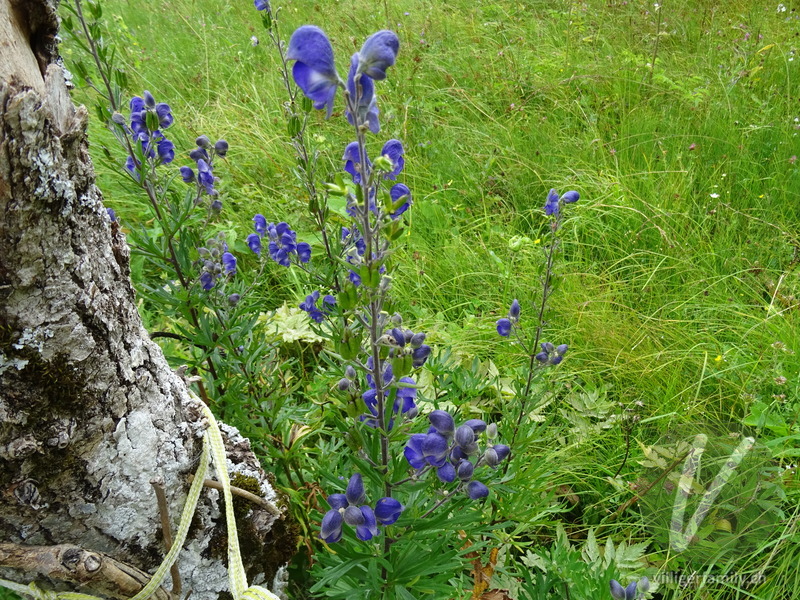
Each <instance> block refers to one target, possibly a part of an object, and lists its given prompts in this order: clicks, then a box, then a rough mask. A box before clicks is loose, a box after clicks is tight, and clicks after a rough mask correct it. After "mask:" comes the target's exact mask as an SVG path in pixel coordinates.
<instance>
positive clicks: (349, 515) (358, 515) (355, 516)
mask: <svg viewBox="0 0 800 600" xmlns="http://www.w3.org/2000/svg"><path fill="white" fill-rule="evenodd" d="M344 522H345V523H347V524H348V525H350V526H351V527H357V526H359V525H363V524H364V513H362V512H361V509H360V508H359V507H357V506H353V505H352V504H351V505H350V506H348V507H347V508H345V509H344Z"/></svg>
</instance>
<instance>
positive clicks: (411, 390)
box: [361, 356, 417, 429]
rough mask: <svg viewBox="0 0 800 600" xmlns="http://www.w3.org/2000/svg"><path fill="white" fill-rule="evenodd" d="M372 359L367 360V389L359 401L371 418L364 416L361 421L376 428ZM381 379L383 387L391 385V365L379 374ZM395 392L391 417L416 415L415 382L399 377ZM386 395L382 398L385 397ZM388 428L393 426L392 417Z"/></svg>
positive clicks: (375, 395) (376, 412) (409, 378)
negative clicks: (398, 414)
mask: <svg viewBox="0 0 800 600" xmlns="http://www.w3.org/2000/svg"><path fill="white" fill-rule="evenodd" d="M373 364H374V363H373V362H372V357H371V356H370V357H369V358H368V359H367V368H368V369H369V371H368V372H367V384H368V385H369V388H370V389H368V390H367V391H366V392H364V393H363V394H362V395H361V399H362V400H363V401H364V405H365V406H366V407H367V410H369V412H370V413H371V415H372V416H369V415H364V416H362V417H361V420H362V421H364V422H365V423H366V424H367V425H369V426H370V427H377V426H378V421H377V418H373V417H377V416H378V391H377V388H376V386H375V378H374V377H373V376H372V374H371V372H370V371H371V370H372V365H373ZM381 378H382V380H383V387H388V386H389V385H391V384H392V381H393V380H394V371H393V369H392V365H391V364H390V363H389V362H387V363H386V364H385V366H384V368H383V373H382V374H381ZM395 387H396V388H397V391H396V392H395V397H394V404H393V405H392V415H395V414H397V413H400V414H404V415H407V416H411V415H413V414H416V409H417V405H416V403H415V400H416V398H417V386H416V382H415V381H414V380H413V379H411V377H401V378H400V379H399V380H398V384H397V385H395ZM387 396H388V394H386V395H385V396H384V398H385V397H387ZM387 426H388V428H389V429H391V428H392V427H393V426H394V417H393V416H391V417H390V418H389V422H388V425H387Z"/></svg>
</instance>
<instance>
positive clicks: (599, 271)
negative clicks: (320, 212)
mask: <svg viewBox="0 0 800 600" xmlns="http://www.w3.org/2000/svg"><path fill="white" fill-rule="evenodd" d="M664 4H665V6H664V7H663V8H662V11H661V13H660V14H659V13H654V12H653V6H652V3H648V2H619V1H611V2H609V1H607V0H589V1H586V2H569V1H560V2H558V1H557V2H552V1H547V2H545V1H533V0H528V1H524V0H523V1H513V0H497V1H496V2H489V1H479V2H467V1H465V0H453V1H451V2H448V3H443V2H433V1H422V0H410V1H407V2H403V3H402V5H398V4H393V5H389V7H388V8H389V15H388V26H389V27H391V28H393V29H395V30H396V31H397V32H398V34H399V36H400V39H401V53H400V56H399V58H398V63H397V65H396V67H394V68H393V71H392V72H391V75H390V76H389V78H388V79H387V80H386V81H385V82H383V83H382V84H381V85H380V86H379V88H378V93H379V94H380V96H379V102H380V109H381V117H382V120H381V123H382V128H383V129H382V132H381V134H380V136H379V137H378V139H379V140H380V141H375V142H374V144H373V147H374V150H373V151H377V149H378V147H379V145H378V144H382V141H383V140H384V139H388V138H390V137H397V138H399V139H401V140H403V142H404V145H405V148H406V160H407V162H406V170H405V172H404V174H403V179H404V182H405V183H407V185H409V187H410V188H411V190H412V192H413V194H414V201H415V205H414V208H413V210H412V216H411V227H410V235H409V236H408V237H407V238H403V239H404V242H405V244H404V247H403V248H402V249H401V250H400V251H399V252H398V254H397V260H396V263H397V265H398V268H397V272H396V277H395V286H394V292H395V295H396V297H397V299H398V302H397V304H398V306H400V307H402V308H403V311H404V312H405V313H406V314H408V315H413V316H414V317H415V318H416V319H417V321H418V322H419V323H421V328H427V330H428V331H429V332H430V334H429V339H430V340H432V341H434V342H436V343H437V344H439V345H440V346H448V347H452V348H454V349H455V350H456V351H457V352H459V353H462V354H464V355H466V356H469V357H471V356H477V357H479V358H480V359H481V360H486V359H491V360H492V361H494V362H495V363H496V364H497V365H499V366H500V367H501V369H502V368H511V367H514V366H519V365H521V364H523V363H524V361H525V358H524V357H520V356H519V355H518V354H517V353H515V351H514V348H513V347H511V346H510V345H509V344H508V343H507V342H506V341H505V340H499V339H498V338H497V335H496V334H495V332H494V322H495V320H496V319H497V318H499V317H500V316H503V315H504V314H505V312H506V310H507V307H508V304H509V303H510V301H511V299H513V298H519V299H520V301H521V302H522V305H523V320H526V319H527V320H528V323H531V324H532V323H533V321H534V319H535V311H536V309H535V308H534V307H535V305H536V304H537V302H538V298H539V295H540V293H541V290H540V287H541V286H540V283H539V269H540V266H541V264H542V260H543V256H542V249H541V248H542V245H541V244H537V243H536V240H540V239H542V238H544V236H545V235H546V231H547V227H548V222H547V221H546V219H545V218H544V216H543V215H542V212H541V208H542V206H543V204H544V199H545V197H546V194H547V191H548V190H549V189H550V188H551V187H555V188H557V189H558V190H560V191H562V192H563V191H566V190H567V189H576V190H579V191H580V193H581V201H580V202H579V203H578V204H576V205H574V206H573V207H571V209H570V212H569V218H568V220H567V222H566V224H565V225H564V228H563V245H562V249H563V252H562V254H561V256H560V259H559V262H558V266H557V272H558V275H559V288H558V290H557V291H556V293H555V295H554V296H553V299H552V310H551V311H550V313H549V317H548V323H547V327H546V337H545V339H551V340H553V341H554V342H567V343H569V344H570V348H571V349H570V353H569V355H568V359H567V360H566V361H565V362H564V364H563V365H562V366H561V367H559V375H558V378H559V381H561V382H562V383H563V382H567V383H570V382H571V384H573V385H577V386H585V387H586V388H587V389H593V388H595V387H597V386H599V385H601V384H607V385H608V386H609V390H610V392H609V394H610V397H612V398H613V400H614V402H619V403H623V404H624V405H630V404H631V403H633V402H635V401H640V402H642V404H643V406H642V407H641V408H640V409H639V416H640V418H641V420H642V423H641V424H640V425H636V426H634V427H633V428H632V430H631V436H632V437H633V439H635V440H638V441H641V443H642V444H645V445H651V444H654V443H656V442H657V441H658V440H659V439H661V438H663V436H665V435H668V434H669V433H670V432H674V431H681V430H685V429H686V428H687V427H689V426H690V425H692V424H697V423H706V424H708V425H709V427H712V428H713V429H715V430H717V431H721V432H723V431H737V432H742V433H745V434H754V433H759V434H760V433H761V432H760V431H759V432H755V431H753V430H752V429H751V428H747V427H745V426H744V425H742V420H743V419H744V418H745V417H746V416H747V415H748V414H749V412H750V406H751V403H752V402H753V401H755V400H756V399H764V400H766V401H768V402H770V401H772V399H773V398H774V397H779V395H780V394H784V395H785V397H784V398H783V399H780V398H779V399H778V402H779V403H784V404H786V403H790V402H791V401H793V400H796V399H797V391H798V376H799V375H800V359H798V357H799V356H800V346H798V340H799V339H800V331H799V329H800V317H799V316H798V315H800V312H799V311H798V308H799V306H798V300H797V299H796V298H797V297H798V296H800V278H799V276H798V270H797V266H798V261H800V234H798V230H797V225H796V224H797V223H798V222H800V165H798V164H796V162H795V160H796V156H795V155H797V154H798V153H799V152H798V151H799V150H800V143H798V139H800V138H798V135H800V121H798V117H800V85H799V84H798V80H799V77H798V68H799V67H800V59H798V60H793V59H794V57H795V56H796V54H797V51H798V46H799V45H800V43H799V42H798V41H797V40H798V38H797V37H795V36H796V30H797V25H798V18H800V15H798V13H797V12H796V11H794V10H789V11H787V12H783V13H782V12H778V11H776V4H777V3H775V2H772V1H770V2H763V1H759V2H752V1H744V0H741V1H733V2H718V3H713V2H705V1H700V0H692V1H689V0H687V1H686V2H678V3H672V2H666V3H664ZM276 5H278V6H281V7H282V13H281V18H282V26H283V28H284V35H285V36H286V37H288V33H289V32H291V31H292V30H293V28H294V27H295V26H298V25H301V24H304V23H314V24H318V25H321V26H323V27H324V28H325V30H326V32H327V33H328V34H329V35H330V36H331V39H332V42H333V45H334V48H335V50H336V52H337V56H338V59H339V65H340V69H344V66H345V60H344V59H345V57H346V56H348V55H349V54H350V53H352V52H354V51H356V50H357V49H358V47H359V45H360V43H361V40H363V39H364V37H365V36H366V35H368V34H369V33H371V32H372V31H374V30H376V29H378V28H383V27H386V26H387V15H386V14H385V13H384V11H383V6H382V5H380V4H376V3H366V2H339V1H329V2H324V3H317V2H310V1H297V0H295V1H287V2H283V3H281V2H276ZM104 6H105V15H106V18H107V26H108V30H109V31H108V35H109V36H110V37H111V38H112V39H113V41H114V42H115V43H116V44H117V46H118V47H119V48H120V49H121V50H123V51H122V56H123V60H124V66H125V68H126V70H127V72H128V75H129V77H130V79H131V84H130V90H129V92H130V93H131V94H134V93H140V91H141V90H142V89H145V88H146V89H149V90H151V91H152V92H153V93H154V94H155V95H156V97H157V99H159V100H164V101H168V102H169V103H170V105H171V106H172V108H173V114H174V115H175V118H176V126H175V127H174V130H175V131H176V133H175V134H173V136H177V138H176V145H177V146H178V147H179V148H180V149H181V150H183V151H184V155H185V151H187V150H188V149H190V148H191V140H192V139H194V137H195V136H197V135H200V134H201V133H205V134H208V135H209V136H210V137H211V138H212V139H216V137H225V138H226V139H227V140H228V141H229V143H230V146H231V152H230V154H229V159H228V161H227V163H226V164H225V165H224V166H223V167H221V168H220V171H221V173H222V176H223V184H222V185H223V187H224V189H225V190H227V192H228V194H229V197H228V198H227V199H226V208H225V212H224V217H223V224H222V226H221V227H222V228H230V229H236V230H237V231H238V232H239V234H238V235H239V239H242V238H243V237H244V236H245V235H246V233H247V232H248V231H249V229H250V226H251V225H250V218H251V216H252V214H253V213H255V212H261V213H263V214H265V215H269V217H268V218H270V219H275V220H278V219H286V220H289V221H290V222H292V223H297V227H296V228H297V229H298V230H299V231H309V232H310V231H312V229H313V228H312V224H311V223H310V222H308V221H300V222H298V215H299V214H301V213H303V210H304V209H303V207H304V205H305V201H304V194H303V190H302V187H301V185H300V182H299V181H298V180H297V178H296V177H295V176H294V174H293V172H292V170H293V167H294V159H293V154H292V150H291V147H290V146H289V144H288V142H287V137H286V133H285V123H284V120H283V116H282V107H281V103H282V102H283V99H284V97H285V92H282V88H281V85H282V84H281V81H280V77H279V73H278V64H277V61H276V56H275V53H274V52H273V51H272V49H271V47H270V45H269V43H268V39H267V37H266V35H264V32H263V30H262V29H261V26H260V23H259V20H258V17H257V15H256V13H255V11H254V10H252V6H251V5H250V3H248V2H242V3H218V2H217V3H214V2H209V1H208V0H195V1H192V2H188V1H186V0H177V1H175V2H170V3H156V4H149V5H146V6H143V5H141V4H133V3H129V2H122V1H120V0H112V1H108V2H106V3H104ZM659 20H660V21H661V25H659ZM658 31H660V32H661V33H660V34H659V35H658V36H657V32H658ZM253 35H255V36H259V37H261V38H262V39H261V43H260V44H259V45H258V46H253V45H252V44H251V41H250V37H251V36H253ZM656 43H657V48H656ZM65 55H66V57H67V60H68V61H69V59H70V57H71V50H70V49H69V48H67V50H66V51H65ZM654 59H655V60H654ZM651 63H654V64H651ZM76 96H77V97H78V98H83V99H84V100H86V99H87V98H89V97H88V96H87V95H86V93H85V92H83V91H79V92H78V93H77V94H76ZM340 111H341V103H339V104H337V111H336V112H335V116H334V118H332V119H331V120H330V121H324V120H323V118H322V115H320V114H315V115H313V120H314V121H315V122H314V123H313V125H312V133H313V144H314V146H315V148H317V149H319V150H320V152H321V153H322V156H323V158H322V161H321V170H322V173H323V175H324V176H325V177H324V178H325V179H331V178H332V177H333V175H334V174H335V173H336V172H338V171H339V170H340V168H341V161H340V157H341V152H342V149H343V147H344V145H345V144H346V143H347V142H349V141H350V139H349V137H348V130H347V128H345V127H342V122H341V121H342V119H341V113H340ZM171 131H173V130H171ZM90 139H91V140H92V142H93V144H94V149H95V150H97V148H98V147H100V146H102V145H104V144H109V145H110V140H109V138H108V136H107V135H105V134H104V132H103V131H102V130H101V126H100V125H99V124H98V123H97V122H93V123H92V129H91V138H90ZM113 152H115V153H116V156H117V157H119V156H120V153H119V152H118V151H116V150H113ZM97 156H98V157H99V153H98V155H97ZM118 160H119V159H118ZM120 162H121V160H120ZM176 164H188V160H184V161H183V162H181V161H180V160H176ZM98 172H99V176H100V183H101V187H102V189H103V190H104V192H105V196H106V200H107V204H108V205H109V206H112V207H114V208H115V209H117V212H118V214H120V215H121V216H122V217H123V219H125V220H127V221H128V222H129V223H130V222H135V221H136V219H137V218H138V217H139V216H140V215H141V214H142V208H141V206H140V205H139V204H138V203H140V202H141V200H140V199H139V198H138V197H136V196H135V195H132V194H131V193H130V192H129V191H127V190H126V189H125V188H124V186H123V185H121V183H120V181H121V180H120V179H119V178H118V177H117V176H115V175H114V174H113V171H112V170H111V169H110V168H108V167H106V166H105V165H100V166H98ZM514 236H527V237H528V238H530V240H531V243H530V244H528V245H525V246H524V247H522V248H518V249H512V247H511V246H510V242H511V241H512V238H514ZM283 285H284V286H285V289H284V292H283V293H284V294H285V295H286V296H287V297H290V298H292V297H301V296H302V295H304V294H305V293H306V291H304V290H299V289H294V288H292V287H291V286H292V285H293V283H292V282H288V283H284V284H283ZM777 341H779V342H782V343H783V344H785V345H786V347H787V349H788V350H789V352H786V351H782V350H776V349H775V348H773V347H772V344H773V343H774V342H777ZM778 376H784V377H786V378H787V380H788V382H787V383H786V384H783V385H780V384H777V383H776V382H775V378H776V377H778ZM561 408H562V410H567V409H566V408H564V407H563V406H562V407H561ZM597 436H598V437H597V438H596V439H595V440H594V441H593V442H591V443H573V442H570V441H569V440H568V439H567V440H563V441H562V443H563V446H560V445H559V443H558V442H554V445H553V446H551V447H550V448H549V449H546V450H543V452H547V453H548V454H547V455H548V456H550V457H551V458H554V457H558V461H559V463H558V464H559V465H561V466H560V467H559V468H556V466H555V465H554V468H553V471H554V473H553V476H552V480H553V481H554V482H555V483H554V485H556V484H564V485H568V486H573V487H576V488H579V489H576V493H578V494H579V496H580V498H581V502H582V503H584V504H585V507H586V509H587V514H589V513H597V514H600V515H602V514H605V513H607V512H608V511H610V510H614V509H615V508H616V506H618V505H619V504H621V503H622V502H624V501H625V500H626V499H627V498H628V497H629V495H625V494H624V493H621V492H620V491H619V490H615V489H614V488H613V486H612V483H611V481H610V476H611V475H613V473H614V472H615V471H616V467H617V466H618V465H619V464H620V463H621V461H622V460H623V456H624V454H625V439H624V436H623V435H622V433H621V432H620V431H619V429H618V428H616V429H613V428H612V429H604V430H601V431H598V432H597ZM641 457H642V455H641V451H640V449H639V448H638V447H637V444H636V443H635V442H634V443H633V446H632V448H631V456H630V458H629V459H628V462H627V465H626V467H625V468H624V469H623V471H622V477H623V478H626V479H625V481H633V480H634V479H635V478H636V469H637V461H638V460H640V459H641ZM789 492H790V494H793V495H792V496H791V497H792V498H794V499H795V501H796V499H797V494H796V488H795V489H794V490H792V489H790V490H789ZM584 499H585V500H584ZM613 502H617V504H616V505H614V504H613ZM583 507H584V506H583V504H581V509H582V510H583ZM792 519H793V520H791V521H787V525H786V530H785V532H784V533H782V534H780V533H779V534H778V537H777V538H776V539H778V540H779V541H778V542H777V546H774V547H773V546H769V547H765V548H764V556H763V559H764V560H767V555H769V553H770V552H772V550H773V548H776V550H775V555H774V556H771V557H770V560H769V563H770V569H771V570H770V571H769V575H768V577H767V581H766V582H765V583H764V584H763V587H762V588H759V590H758V597H759V598H775V599H776V600H777V599H779V598H788V597H790V596H789V595H787V594H791V593H793V590H794V589H795V587H796V585H794V584H789V583H787V582H788V581H789V579H787V577H794V578H795V579H794V580H793V581H795V583H796V575H794V574H795V573H796V569H795V568H794V565H795V564H796V557H797V554H798V545H797V541H796V540H797V533H796V523H797V521H796V516H795V517H792ZM579 521H580V519H579ZM635 521H636V519H635V518H632V519H631V521H630V523H629V525H630V526H631V527H635V526H636V523H635ZM590 524H592V521H591V519H590V518H588V517H586V519H585V520H584V521H583V522H582V525H580V524H578V525H576V528H577V529H581V528H583V529H584V530H585V527H586V526H588V525H590ZM616 526H618V527H619V528H620V529H619V530H620V531H621V530H624V527H623V525H622V524H617V525H616ZM773 542H774V540H773ZM758 560H759V558H756V557H753V558H752V561H754V562H758ZM790 590H792V591H790ZM751 591H752V590H751ZM710 593H711V595H710V596H709V597H714V598H717V597H718V598H728V597H730V598H733V597H737V598H745V597H751V596H748V595H746V593H745V592H736V591H735V590H734V591H731V590H729V589H728V590H725V589H716V588H715V589H713V590H711V592H710ZM737 594H738V595H737ZM669 597H674V598H679V597H689V596H681V595H680V594H679V593H677V592H676V595H674V596H669Z"/></svg>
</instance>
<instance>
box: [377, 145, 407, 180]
mask: <svg viewBox="0 0 800 600" xmlns="http://www.w3.org/2000/svg"><path fill="white" fill-rule="evenodd" d="M404 153H405V151H404V150H403V144H402V143H401V142H400V140H389V141H388V142H386V143H385V144H384V145H383V148H382V149H381V156H388V157H389V160H391V161H392V167H393V168H392V170H391V171H390V172H388V173H386V174H384V176H383V178H384V179H391V180H392V181H394V180H395V179H396V178H397V176H398V175H399V174H400V172H401V171H402V170H403V167H404V166H405V164H406V161H405V159H404V158H403V154H404Z"/></svg>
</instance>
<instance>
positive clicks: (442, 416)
mask: <svg viewBox="0 0 800 600" xmlns="http://www.w3.org/2000/svg"><path fill="white" fill-rule="evenodd" d="M428 420H429V421H430V422H431V425H433V426H434V427H435V428H436V431H438V432H439V433H441V434H442V435H451V434H452V433H453V431H454V430H455V428H456V423H455V421H453V417H452V416H451V415H450V413H448V412H445V411H443V410H433V411H431V413H430V414H429V415H428Z"/></svg>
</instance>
